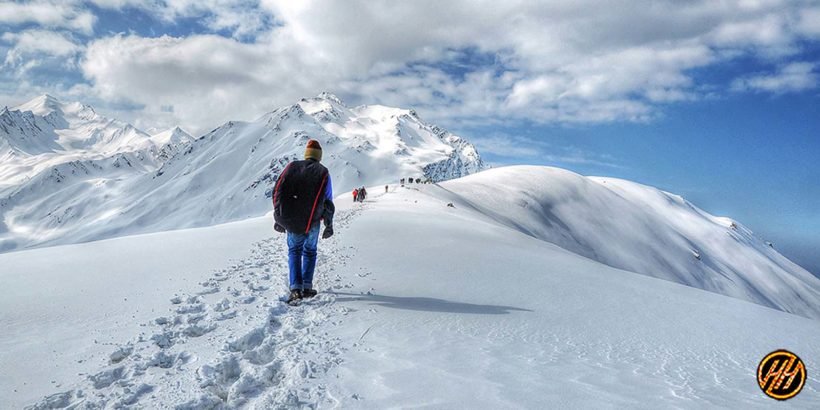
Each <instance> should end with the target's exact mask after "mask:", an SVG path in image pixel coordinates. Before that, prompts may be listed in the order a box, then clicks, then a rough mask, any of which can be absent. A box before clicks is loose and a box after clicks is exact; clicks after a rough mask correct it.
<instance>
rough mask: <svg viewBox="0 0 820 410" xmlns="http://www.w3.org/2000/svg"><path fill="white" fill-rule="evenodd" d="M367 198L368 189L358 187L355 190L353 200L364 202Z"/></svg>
mask: <svg viewBox="0 0 820 410" xmlns="http://www.w3.org/2000/svg"><path fill="white" fill-rule="evenodd" d="M365 199H367V189H365V188H364V187H358V188H356V189H354V190H353V202H364V200H365Z"/></svg>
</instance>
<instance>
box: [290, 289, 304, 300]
mask: <svg viewBox="0 0 820 410" xmlns="http://www.w3.org/2000/svg"><path fill="white" fill-rule="evenodd" d="M299 299H302V291H301V290H299V289H293V290H291V291H290V296H289V297H288V303H293V302H296V301H298V300H299Z"/></svg>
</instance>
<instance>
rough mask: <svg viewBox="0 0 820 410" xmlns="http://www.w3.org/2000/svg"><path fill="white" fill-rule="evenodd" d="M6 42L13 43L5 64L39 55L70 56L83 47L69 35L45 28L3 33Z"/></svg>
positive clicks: (8, 64) (0, 37)
mask: <svg viewBox="0 0 820 410" xmlns="http://www.w3.org/2000/svg"><path fill="white" fill-rule="evenodd" d="M0 39H2V40H3V41H5V42H8V43H11V44H13V46H12V48H11V49H9V51H8V52H7V53H6V59H5V63H4V64H5V65H7V66H13V65H16V64H19V63H22V62H23V61H24V60H25V59H27V58H31V57H33V56H37V55H46V56H54V57H68V56H72V55H75V54H77V53H78V52H79V51H80V50H81V47H80V46H79V45H77V44H76V43H74V41H72V40H71V39H70V38H69V37H68V36H66V35H64V34H61V33H56V32H53V31H45V30H26V31H23V32H20V33H3V35H2V36H0Z"/></svg>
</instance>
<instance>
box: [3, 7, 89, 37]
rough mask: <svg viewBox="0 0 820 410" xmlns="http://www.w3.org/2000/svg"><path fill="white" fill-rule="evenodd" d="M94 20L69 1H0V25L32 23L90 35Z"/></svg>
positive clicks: (87, 12) (86, 12)
mask: <svg viewBox="0 0 820 410" xmlns="http://www.w3.org/2000/svg"><path fill="white" fill-rule="evenodd" d="M95 20H96V17H94V14H92V13H91V12H89V11H86V10H82V9H81V8H78V7H77V4H76V2H74V1H70V0H69V1H61V0H56V1H55V0H33V1H28V2H14V1H0V25H3V24H6V25H19V24H26V23H34V24H38V25H40V26H42V27H47V28H64V29H69V30H75V31H78V32H82V33H85V34H91V33H92V32H93V31H94V22H95Z"/></svg>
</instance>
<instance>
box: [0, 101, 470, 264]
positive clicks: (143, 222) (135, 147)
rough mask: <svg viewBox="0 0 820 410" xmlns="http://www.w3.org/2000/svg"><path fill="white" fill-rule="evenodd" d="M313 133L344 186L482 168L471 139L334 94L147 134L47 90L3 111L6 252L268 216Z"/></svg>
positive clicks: (1, 192) (0, 215)
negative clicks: (198, 129)
mask: <svg viewBox="0 0 820 410" xmlns="http://www.w3.org/2000/svg"><path fill="white" fill-rule="evenodd" d="M311 138H313V139H317V140H319V141H320V143H321V144H322V146H323V148H324V149H323V152H324V158H323V161H322V162H323V163H324V164H325V165H326V166H327V167H328V168H329V169H330V170H331V175H332V179H333V187H334V189H335V191H336V193H340V192H346V191H348V190H352V189H353V188H354V187H358V186H363V185H368V186H369V185H375V184H383V183H388V182H397V181H398V180H399V179H400V178H409V177H412V178H422V179H428V178H429V179H432V180H433V181H442V180H446V179H452V178H458V177H461V176H465V175H469V174H472V173H475V172H478V171H480V170H482V169H483V168H484V163H483V162H482V160H481V157H480V156H479V154H478V152H477V151H476V149H475V147H474V146H473V145H472V144H470V143H469V142H467V141H466V140H464V139H463V138H461V137H458V136H456V135H453V134H451V133H449V132H448V131H446V130H444V129H441V128H439V127H437V126H435V125H431V124H428V123H426V122H424V121H422V120H421V119H420V118H419V116H418V115H417V114H416V113H415V112H414V111H413V110H406V109H399V108H391V107H385V106H380V105H363V106H359V107H348V106H346V105H345V104H344V103H343V102H342V101H341V100H340V99H339V98H338V97H336V96H334V95H332V94H329V93H322V94H320V95H319V96H317V97H314V98H306V99H302V100H301V101H299V102H298V103H296V104H293V105H289V106H286V107H282V108H279V109H276V110H274V111H271V112H269V113H267V114H265V115H263V116H262V117H261V118H259V119H258V120H256V121H252V122H241V121H229V122H227V123H225V124H224V125H222V126H220V127H218V128H216V129H214V130H213V131H211V132H209V133H207V134H205V135H202V136H200V137H198V138H193V137H191V136H190V135H189V134H187V133H186V132H185V131H183V130H181V129H179V128H173V129H171V130H167V131H165V132H161V133H158V134H155V135H149V134H148V133H146V132H143V131H141V130H139V129H137V128H135V127H134V126H132V125H130V124H127V123H125V122H122V121H118V120H114V119H108V118H105V117H104V116H102V115H100V114H98V113H97V112H96V111H94V109H93V108H92V107H90V106H88V105H84V104H81V103H78V102H74V103H63V102H61V101H59V100H58V99H56V98H54V97H52V96H49V95H43V96H40V97H37V98H35V99H33V100H31V101H30V102H28V103H25V104H23V105H20V106H18V107H14V108H5V109H3V110H2V112H0V252H3V251H11V250H16V249H22V248H28V247H37V246H44V245H54V244H66V243H78V242H86V241H91V240H97V239H103V238H110V237H114V236H121V235H127V234H135V233H145V232H155V231H162V230H169V229H179V228H188V227H198V226H207V225H213V224H218V223H223V222H228V221H233V220H238V219H243V218H247V217H251V216H259V215H263V214H264V213H266V212H267V211H269V210H270V208H271V205H270V199H269V197H270V192H271V190H272V186H273V184H274V182H275V181H276V179H277V178H278V176H279V173H280V172H281V171H282V169H283V168H284V166H285V165H286V164H287V163H288V162H289V161H292V160H294V159H301V158H302V156H303V153H304V147H305V144H306V143H307V141H308V139H311Z"/></svg>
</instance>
